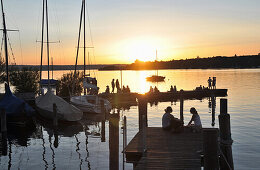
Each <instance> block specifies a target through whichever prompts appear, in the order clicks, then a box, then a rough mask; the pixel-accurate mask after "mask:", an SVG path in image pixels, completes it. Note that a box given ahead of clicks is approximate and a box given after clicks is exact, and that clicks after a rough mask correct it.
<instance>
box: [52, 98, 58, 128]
mask: <svg viewBox="0 0 260 170" xmlns="http://www.w3.org/2000/svg"><path fill="white" fill-rule="evenodd" d="M53 126H54V127H57V126H58V114H57V105H56V104H55V103H53Z"/></svg>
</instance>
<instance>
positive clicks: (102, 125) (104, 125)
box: [101, 120, 106, 142]
mask: <svg viewBox="0 0 260 170" xmlns="http://www.w3.org/2000/svg"><path fill="white" fill-rule="evenodd" d="M105 123H106V121H105V120H102V122H101V142H106V124H105Z"/></svg>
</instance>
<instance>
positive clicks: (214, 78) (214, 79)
mask: <svg viewBox="0 0 260 170" xmlns="http://www.w3.org/2000/svg"><path fill="white" fill-rule="evenodd" d="M216 81H217V80H216V77H213V81H212V87H213V89H216V83H217V82H216Z"/></svg>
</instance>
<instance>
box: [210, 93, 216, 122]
mask: <svg viewBox="0 0 260 170" xmlns="http://www.w3.org/2000/svg"><path fill="white" fill-rule="evenodd" d="M211 111H212V122H211V126H215V113H216V98H215V96H214V95H211Z"/></svg>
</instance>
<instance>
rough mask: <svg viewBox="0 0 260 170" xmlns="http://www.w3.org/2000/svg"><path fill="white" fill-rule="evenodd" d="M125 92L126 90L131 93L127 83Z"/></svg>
mask: <svg viewBox="0 0 260 170" xmlns="http://www.w3.org/2000/svg"><path fill="white" fill-rule="evenodd" d="M126 92H127V93H131V91H130V88H129V86H128V85H127V86H126Z"/></svg>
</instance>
